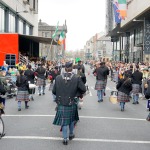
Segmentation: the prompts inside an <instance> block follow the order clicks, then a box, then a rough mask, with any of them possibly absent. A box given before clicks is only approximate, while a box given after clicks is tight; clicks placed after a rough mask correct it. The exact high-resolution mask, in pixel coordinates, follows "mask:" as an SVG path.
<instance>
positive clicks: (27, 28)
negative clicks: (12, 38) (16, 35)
mask: <svg viewBox="0 0 150 150" xmlns="http://www.w3.org/2000/svg"><path fill="white" fill-rule="evenodd" d="M29 34H30V26H29V25H28V24H27V25H26V35H29Z"/></svg>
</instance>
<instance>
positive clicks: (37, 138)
mask: <svg viewBox="0 0 150 150" xmlns="http://www.w3.org/2000/svg"><path fill="white" fill-rule="evenodd" d="M3 139H23V140H24V139H26V140H55V141H60V140H62V138H60V137H40V136H5V137H3ZM73 141H83V142H105V143H110V142H111V143H131V144H135V143H138V144H150V141H134V140H111V139H88V138H75V139H73Z"/></svg>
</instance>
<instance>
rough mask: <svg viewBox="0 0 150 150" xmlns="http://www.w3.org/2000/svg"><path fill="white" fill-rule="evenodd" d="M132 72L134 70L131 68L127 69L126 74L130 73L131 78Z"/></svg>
mask: <svg viewBox="0 0 150 150" xmlns="http://www.w3.org/2000/svg"><path fill="white" fill-rule="evenodd" d="M132 72H133V70H132V69H129V70H127V71H125V74H128V76H129V78H131V77H132Z"/></svg>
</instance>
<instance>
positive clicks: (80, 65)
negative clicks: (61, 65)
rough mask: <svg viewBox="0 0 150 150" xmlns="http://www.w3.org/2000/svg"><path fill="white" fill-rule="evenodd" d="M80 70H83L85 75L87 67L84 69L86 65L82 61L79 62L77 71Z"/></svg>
mask: <svg viewBox="0 0 150 150" xmlns="http://www.w3.org/2000/svg"><path fill="white" fill-rule="evenodd" d="M79 68H81V69H82V73H85V67H84V65H83V64H82V61H81V60H79V61H78V65H77V69H79Z"/></svg>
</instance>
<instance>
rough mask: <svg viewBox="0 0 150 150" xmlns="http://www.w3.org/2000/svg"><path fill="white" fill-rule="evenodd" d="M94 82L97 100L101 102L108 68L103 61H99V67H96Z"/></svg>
mask: <svg viewBox="0 0 150 150" xmlns="http://www.w3.org/2000/svg"><path fill="white" fill-rule="evenodd" d="M95 73H96V84H95V90H97V96H98V102H103V96H104V92H105V88H106V83H107V75H108V70H107V68H106V67H105V63H104V62H101V63H100V67H99V68H97V69H96V71H95Z"/></svg>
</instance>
